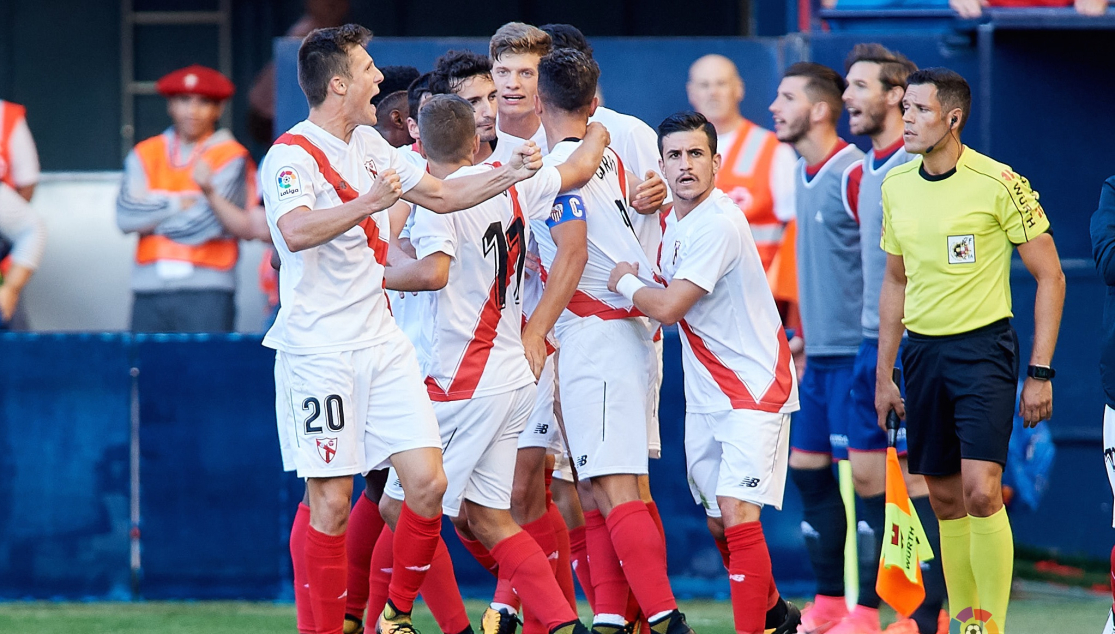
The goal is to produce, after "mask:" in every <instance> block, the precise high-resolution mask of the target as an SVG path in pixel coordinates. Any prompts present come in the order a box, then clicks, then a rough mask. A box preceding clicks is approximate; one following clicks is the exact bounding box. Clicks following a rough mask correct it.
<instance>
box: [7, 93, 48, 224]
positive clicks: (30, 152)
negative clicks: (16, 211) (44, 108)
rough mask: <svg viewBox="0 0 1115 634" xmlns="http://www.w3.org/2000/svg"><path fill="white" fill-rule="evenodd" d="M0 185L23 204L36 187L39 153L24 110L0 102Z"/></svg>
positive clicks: (11, 104) (21, 107) (16, 105)
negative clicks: (20, 197)
mask: <svg viewBox="0 0 1115 634" xmlns="http://www.w3.org/2000/svg"><path fill="white" fill-rule="evenodd" d="M0 183H3V184H5V185H7V186H8V187H11V188H12V189H14V190H15V191H16V193H18V194H19V195H20V196H22V197H23V199H24V200H26V201H27V202H31V196H32V195H34V193H35V185H37V184H38V183H39V153H38V151H37V150H36V149H35V139H34V138H33V137H32V136H31V129H30V128H28V127H27V109H26V108H24V107H23V106H21V105H19V104H15V103H12V102H10V101H3V100H0Z"/></svg>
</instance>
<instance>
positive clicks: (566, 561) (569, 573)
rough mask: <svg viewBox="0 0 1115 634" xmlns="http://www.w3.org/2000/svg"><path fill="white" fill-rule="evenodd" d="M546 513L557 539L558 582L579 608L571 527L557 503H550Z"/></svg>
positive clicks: (572, 603)
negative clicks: (574, 587)
mask: <svg viewBox="0 0 1115 634" xmlns="http://www.w3.org/2000/svg"><path fill="white" fill-rule="evenodd" d="M546 515H547V516H548V517H549V518H550V525H551V527H552V528H553V531H554V539H555V540H556V541H557V552H558V559H557V573H556V576H557V582H558V585H559V586H561V592H562V594H564V595H565V598H566V599H568V600H569V605H570V607H572V608H573V609H574V610H576V609H577V591H576V590H574V589H573V566H572V563H571V560H572V554H571V550H572V546H571V545H570V543H569V527H568V526H566V525H565V518H564V517H562V516H561V509H559V508H558V507H557V505H556V504H553V503H550V505H549V506H547V507H546Z"/></svg>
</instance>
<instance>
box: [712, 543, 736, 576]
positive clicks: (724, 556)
mask: <svg viewBox="0 0 1115 634" xmlns="http://www.w3.org/2000/svg"><path fill="white" fill-rule="evenodd" d="M713 541H715V542H716V550H719V551H720V560H721V561H723V562H724V570H728V569H730V568H731V567H732V565H731V562H732V554H731V553H730V552H728V540H726V539H724V540H720V539H714V540H713Z"/></svg>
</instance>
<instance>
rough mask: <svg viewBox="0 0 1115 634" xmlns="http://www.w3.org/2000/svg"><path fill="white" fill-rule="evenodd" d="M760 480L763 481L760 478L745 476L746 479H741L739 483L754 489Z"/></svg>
mask: <svg viewBox="0 0 1115 634" xmlns="http://www.w3.org/2000/svg"><path fill="white" fill-rule="evenodd" d="M759 482H761V480H760V479H759V478H744V479H742V480H740V482H739V485H740V486H741V487H747V488H749V489H754V488H755V487H757V486H759Z"/></svg>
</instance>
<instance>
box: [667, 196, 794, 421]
mask: <svg viewBox="0 0 1115 634" xmlns="http://www.w3.org/2000/svg"><path fill="white" fill-rule="evenodd" d="M661 265H662V274H663V276H664V277H665V278H666V281H667V283H669V282H673V281H674V280H688V281H690V282H692V283H693V284H696V285H697V286H699V287H701V288H702V289H704V290H705V291H707V293H708V294H706V295H705V296H704V297H702V298H701V299H699V300H697V303H696V304H694V305H693V307H692V308H690V309H689V312H688V313H686V315H685V318H684V319H682V320H681V322H680V323H679V324H678V329H679V330H680V331H681V343H682V351H683V353H682V368H683V369H684V372H685V411H687V412H693V413H710V412H720V411H727V410H731V409H750V410H759V411H764V412H781V413H786V412H793V411H796V410H797V409H798V387H797V374H796V372H795V371H794V362H793V359H792V358H791V357H790V347H789V344H788V343H787V341H786V335H785V332H784V331H783V328H782V321H781V319H780V318H779V316H778V309H777V308H776V307H775V305H774V297H773V296H772V295H771V292H770V287H769V286H768V285H767V277H766V273H765V272H764V271H763V263H762V261H760V260H759V252H758V251H757V250H756V248H755V240H754V238H752V236H751V228H750V227H749V226H748V224H747V217H746V216H745V215H744V214H742V213H740V209H739V207H737V206H736V204H735V203H733V202H732V199H731V198H728V196H727V194H725V193H723V192H722V191H720V190H719V189H717V190H714V191H713V192H712V194H711V195H710V196H709V197H708V198H707V199H706V200H705V201H704V202H702V203H701V204H700V205H698V206H697V207H696V208H695V209H693V210H692V211H690V212H689V213H688V214H686V216H685V217H684V218H682V219H681V220H680V221H679V220H678V219H677V215H676V214H674V213H673V212H671V213H670V215H669V217H668V218H667V220H666V233H665V235H664V236H663V239H662V261H661Z"/></svg>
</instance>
